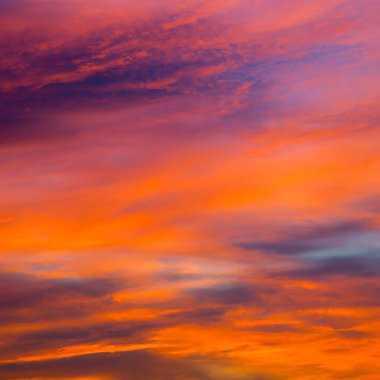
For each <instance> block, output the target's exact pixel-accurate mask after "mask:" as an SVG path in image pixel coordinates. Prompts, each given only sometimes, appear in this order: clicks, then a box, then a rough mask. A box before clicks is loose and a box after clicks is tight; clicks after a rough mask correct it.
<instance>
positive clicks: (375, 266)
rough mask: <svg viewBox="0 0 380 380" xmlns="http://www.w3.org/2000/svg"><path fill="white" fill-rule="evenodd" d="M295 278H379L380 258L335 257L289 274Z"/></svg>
mask: <svg viewBox="0 0 380 380" xmlns="http://www.w3.org/2000/svg"><path fill="white" fill-rule="evenodd" d="M288 275H290V276H291V277H295V278H313V277H327V276H347V277H379V276H380V256H369V255H368V256H351V257H335V258H331V259H327V260H318V261H313V262H308V265H306V266H305V267H304V268H300V269H296V270H294V271H291V272H289V273H288Z"/></svg>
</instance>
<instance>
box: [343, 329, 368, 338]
mask: <svg viewBox="0 0 380 380" xmlns="http://www.w3.org/2000/svg"><path fill="white" fill-rule="evenodd" d="M337 334H338V335H339V336H341V337H343V338H346V339H354V340H356V339H366V338H369V337H370V336H371V335H370V334H368V333H366V332H365V331H360V330H340V331H337Z"/></svg>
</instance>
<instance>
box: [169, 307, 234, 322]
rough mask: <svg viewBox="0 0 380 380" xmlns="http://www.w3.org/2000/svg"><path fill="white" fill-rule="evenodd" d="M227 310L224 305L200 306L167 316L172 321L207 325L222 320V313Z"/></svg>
mask: <svg viewBox="0 0 380 380" xmlns="http://www.w3.org/2000/svg"><path fill="white" fill-rule="evenodd" d="M228 310H229V308H228V307H225V306H216V307H200V308H195V309H193V310H185V311H181V312H177V313H172V314H169V315H168V318H169V319H170V320H173V321H174V322H178V321H181V323H197V324H200V325H207V324H210V323H217V322H220V321H222V320H223V318H224V314H225V313H226V311H228Z"/></svg>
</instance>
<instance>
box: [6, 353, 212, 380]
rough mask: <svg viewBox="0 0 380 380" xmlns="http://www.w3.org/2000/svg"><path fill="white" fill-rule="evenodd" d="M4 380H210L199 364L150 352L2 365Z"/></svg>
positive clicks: (103, 354)
mask: <svg viewBox="0 0 380 380" xmlns="http://www.w3.org/2000/svg"><path fill="white" fill-rule="evenodd" d="M0 375H1V377H2V378H3V379H7V380H16V379H18V378H23V379H27V378H30V379H32V378H39V379H50V378H53V377H54V378H60V379H71V378H74V377H84V376H98V377H99V376H104V377H109V378H111V379H113V380H146V379H155V380H161V379H162V380H177V379H184V380H211V379H212V378H211V377H209V376H208V375H206V374H205V373H203V372H202V371H201V370H200V369H199V368H197V365H196V363H194V362H191V361H184V360H179V359H169V358H163V357H160V356H157V355H154V354H152V353H149V352H147V351H131V352H121V353H99V354H92V355H83V356H76V357H72V358H65V359H57V360H48V361H39V362H24V363H22V362H19V363H12V364H0Z"/></svg>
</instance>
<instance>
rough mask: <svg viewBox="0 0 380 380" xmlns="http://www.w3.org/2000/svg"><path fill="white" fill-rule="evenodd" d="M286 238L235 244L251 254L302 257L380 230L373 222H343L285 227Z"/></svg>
mask: <svg viewBox="0 0 380 380" xmlns="http://www.w3.org/2000/svg"><path fill="white" fill-rule="evenodd" d="M284 230H285V231H284V232H285V235H286V238H281V237H280V238H279V239H274V240H272V241H260V240H256V241H253V242H250V241H247V242H239V243H236V244H235V245H236V246H237V247H239V248H242V249H245V250H247V251H263V252H267V253H272V254H278V255H300V254H306V253H310V252H314V251H320V250H326V249H329V248H330V249H334V248H337V247H341V246H342V245H344V242H345V239H347V238H350V237H352V236H353V235H356V234H361V233H366V232H371V231H374V230H376V225H375V224H373V223H372V222H371V221H369V220H353V221H342V222H335V223H331V224H321V225H315V226H302V227H300V228H297V227H296V228H294V229H292V228H285V229H284Z"/></svg>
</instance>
